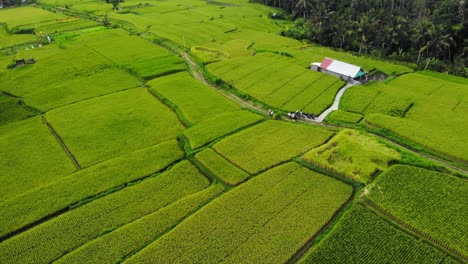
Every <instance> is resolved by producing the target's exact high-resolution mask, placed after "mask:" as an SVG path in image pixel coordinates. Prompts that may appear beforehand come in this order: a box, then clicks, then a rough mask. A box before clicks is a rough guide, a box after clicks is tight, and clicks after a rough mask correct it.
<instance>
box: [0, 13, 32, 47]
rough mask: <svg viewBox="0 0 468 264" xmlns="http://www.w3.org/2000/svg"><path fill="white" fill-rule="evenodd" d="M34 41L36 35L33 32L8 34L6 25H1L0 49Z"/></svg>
mask: <svg viewBox="0 0 468 264" xmlns="http://www.w3.org/2000/svg"><path fill="white" fill-rule="evenodd" d="M0 14H1V12H0ZM34 41H36V37H34V35H32V34H8V32H7V31H6V27H4V26H2V25H0V49H3V48H6V47H11V46H16V45H19V44H23V43H29V42H34Z"/></svg>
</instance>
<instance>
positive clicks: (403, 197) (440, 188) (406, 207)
mask: <svg viewBox="0 0 468 264" xmlns="http://www.w3.org/2000/svg"><path fill="white" fill-rule="evenodd" d="M467 193H468V181H467V180H466V179H461V178H457V177H454V176H450V175H446V174H442V173H438V172H434V171H429V170H425V169H421V168H417V167H411V166H403V165H397V166H392V167H391V168H390V169H389V170H387V171H386V172H384V173H383V174H381V175H380V176H379V177H378V178H377V180H376V181H374V183H372V185H370V187H369V195H367V196H366V198H367V199H370V200H371V201H373V202H374V203H375V204H377V205H378V206H379V207H380V208H382V209H383V210H385V211H386V212H388V213H389V214H391V215H393V216H394V217H396V218H397V219H399V220H401V221H403V222H404V223H406V224H409V225H410V226H412V227H414V228H416V229H418V230H419V231H421V232H422V233H425V234H428V235H430V236H431V237H433V238H434V239H436V240H438V241H440V242H442V243H443V244H445V245H447V246H449V247H452V248H453V249H455V250H457V251H458V252H460V253H462V254H464V255H465V256H467V255H468V239H467V236H468V225H467V224H466V212H468V196H467V195H466V194H467Z"/></svg>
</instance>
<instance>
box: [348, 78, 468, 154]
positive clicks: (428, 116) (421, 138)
mask: <svg viewBox="0 0 468 264" xmlns="http://www.w3.org/2000/svg"><path fill="white" fill-rule="evenodd" d="M441 76H444V75H441V74H438V75H435V74H431V72H428V73H426V74H425V73H422V74H421V73H414V74H407V75H404V76H400V77H397V78H395V79H393V80H391V81H389V82H388V83H387V84H380V83H372V84H369V85H367V86H365V87H357V86H356V87H353V88H352V89H349V90H348V91H347V92H346V93H345V95H344V96H343V101H342V107H343V110H347V111H351V112H358V113H362V114H366V120H365V121H366V122H367V123H368V124H370V125H373V126H377V127H381V128H385V129H388V130H389V131H391V132H392V133H394V134H397V135H399V136H401V137H404V138H407V139H409V140H411V141H414V142H416V143H417V144H419V145H421V146H424V147H426V148H428V149H430V150H433V151H437V152H439V153H442V154H444V155H446V156H449V157H453V158H456V159H458V160H461V161H467V160H468V156H467V155H466V149H467V148H468V145H467V144H468V143H467V142H468V132H467V131H468V122H467V119H466V112H467V109H468V108H467V104H466V101H468V89H467V88H468V84H467V83H466V81H465V82H463V81H462V80H463V79H462V78H456V77H453V78H446V79H444V78H441ZM365 89H367V90H368V91H367V92H365V91H364V90H365ZM361 92H362V93H361Z"/></svg>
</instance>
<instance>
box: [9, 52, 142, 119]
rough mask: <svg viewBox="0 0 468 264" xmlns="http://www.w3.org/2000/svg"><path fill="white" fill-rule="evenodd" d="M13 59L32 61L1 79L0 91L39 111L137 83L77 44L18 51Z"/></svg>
mask: <svg viewBox="0 0 468 264" xmlns="http://www.w3.org/2000/svg"><path fill="white" fill-rule="evenodd" d="M16 58H35V59H36V60H37V62H36V63H35V64H33V65H26V66H23V67H16V68H14V69H11V70H7V72H6V73H5V74H4V75H3V76H2V79H1V81H0V89H1V90H4V91H7V92H10V93H12V94H14V95H17V96H21V97H22V98H23V99H24V101H25V102H26V103H27V104H28V105H31V106H33V107H35V108H39V109H41V110H43V111H47V110H50V109H52V108H56V107H59V106H63V105H67V104H70V103H73V102H78V101H82V100H85V99H89V98H92V97H96V96H100V95H104V94H109V93H113V92H116V91H120V90H124V89H128V88H132V87H136V86H137V85H138V81H137V79H136V78H135V77H133V76H132V75H130V74H129V73H127V72H124V71H122V70H119V69H117V68H116V67H115V66H114V65H113V64H112V63H110V62H109V61H108V60H106V59H105V58H102V57H99V56H96V54H95V53H94V52H93V51H92V50H89V49H87V48H84V47H83V46H82V45H80V44H76V43H73V44H72V43H70V44H69V45H67V48H66V49H61V48H59V47H58V46H57V45H47V46H44V47H42V48H40V49H39V48H36V49H30V50H28V51H24V50H23V51H20V52H19V53H18V54H16Z"/></svg>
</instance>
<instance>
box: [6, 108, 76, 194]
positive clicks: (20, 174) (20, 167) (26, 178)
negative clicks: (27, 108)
mask: <svg viewBox="0 0 468 264" xmlns="http://www.w3.org/2000/svg"><path fill="white" fill-rule="evenodd" d="M0 135H1V137H0V168H1V170H0V179H1V182H2V186H3V187H2V188H0V200H1V201H4V200H5V199H8V198H12V197H15V196H18V195H20V194H21V193H22V192H25V191H27V190H29V189H32V188H35V187H38V186H41V185H43V184H46V183H49V182H51V181H53V180H56V179H59V178H60V177H63V176H65V175H67V174H70V173H72V172H73V171H75V166H74V165H73V163H72V161H71V160H70V159H69V158H68V156H67V154H66V153H65V151H64V150H63V149H62V147H61V146H60V144H59V143H58V141H57V140H56V139H55V138H54V136H53V135H52V133H51V132H50V131H49V129H48V128H47V126H46V125H45V124H43V123H42V120H41V118H40V117H34V118H30V119H27V120H23V121H19V122H14V123H10V124H7V125H4V126H0Z"/></svg>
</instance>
